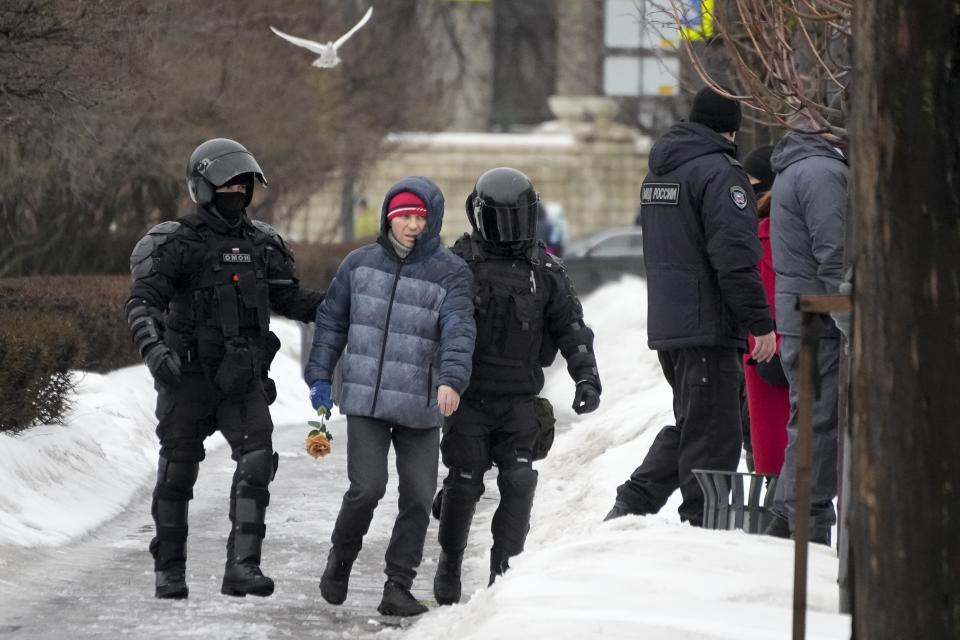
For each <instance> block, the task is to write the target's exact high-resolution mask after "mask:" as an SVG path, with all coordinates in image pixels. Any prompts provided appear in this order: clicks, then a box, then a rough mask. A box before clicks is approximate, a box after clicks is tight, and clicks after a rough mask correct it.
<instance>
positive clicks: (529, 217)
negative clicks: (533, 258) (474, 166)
mask: <svg viewBox="0 0 960 640" xmlns="http://www.w3.org/2000/svg"><path fill="white" fill-rule="evenodd" d="M539 208H540V195H539V194H538V193H537V192H536V190H535V189H534V188H533V183H532V182H530V178H528V177H527V176H525V175H524V174H523V173H521V172H519V171H517V170H516V169H511V168H510V167H497V168H496V169H490V170H489V171H487V172H486V173H484V174H483V175H482V176H480V177H479V178H478V179H477V186H476V187H474V189H473V194H472V207H468V210H467V214H468V217H470V218H471V219H470V222H471V224H473V226H474V227H475V228H476V230H477V231H479V232H480V235H481V236H483V238H484V239H485V240H487V241H488V242H518V241H521V240H533V239H534V238H536V235H537V210H538V209H539ZM471 209H472V210H471ZM471 213H472V214H473V215H472V216H470V214H471Z"/></svg>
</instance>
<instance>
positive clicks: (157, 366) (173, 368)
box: [143, 342, 180, 387]
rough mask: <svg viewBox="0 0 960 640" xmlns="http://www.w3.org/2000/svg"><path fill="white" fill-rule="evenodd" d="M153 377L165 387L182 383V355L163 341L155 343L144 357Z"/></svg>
mask: <svg viewBox="0 0 960 640" xmlns="http://www.w3.org/2000/svg"><path fill="white" fill-rule="evenodd" d="M143 360H144V362H146V363H147V368H149V369H150V373H151V374H153V379H154V380H156V381H157V382H159V383H160V384H162V385H163V386H165V387H175V386H177V385H178V384H180V356H178V355H177V353H176V351H173V350H172V349H170V347H168V346H167V345H165V344H164V343H162V342H157V343H155V344H154V345H153V346H152V347H150V348H149V349H148V350H147V353H146V355H144V357H143Z"/></svg>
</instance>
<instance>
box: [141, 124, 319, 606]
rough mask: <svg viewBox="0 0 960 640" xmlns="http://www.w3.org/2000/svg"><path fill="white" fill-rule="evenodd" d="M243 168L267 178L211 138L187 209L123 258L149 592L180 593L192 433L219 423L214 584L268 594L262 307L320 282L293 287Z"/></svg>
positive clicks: (198, 443)
mask: <svg viewBox="0 0 960 640" xmlns="http://www.w3.org/2000/svg"><path fill="white" fill-rule="evenodd" d="M254 180H259V182H260V183H261V184H263V185H264V186H266V184H267V180H266V178H265V177H264V174H263V171H262V170H261V169H260V166H259V165H258V164H257V161H256V160H255V159H254V157H253V155H251V154H250V152H249V151H247V150H246V149H245V148H244V147H243V146H242V145H240V144H238V143H237V142H234V141H233V140H227V139H225V138H216V139H213V140H208V141H207V142H204V143H203V144H201V145H200V146H199V147H197V149H196V150H195V151H194V152H193V155H191V156H190V161H189V163H188V165H187V187H188V189H189V191H190V197H191V198H192V199H193V201H194V202H196V203H197V208H196V211H195V212H194V213H192V214H190V215H187V216H185V217H183V218H180V219H179V220H176V221H170V222H164V223H161V224H159V225H157V226H156V227H154V228H153V229H151V230H150V231H149V232H148V233H147V235H146V236H144V238H143V239H142V240H140V242H139V243H137V246H136V247H135V248H134V250H133V254H132V255H131V256H130V269H131V274H132V283H131V285H130V297H129V299H128V300H127V304H126V314H127V322H128V324H129V326H130V333H131V335H132V336H133V341H134V344H135V345H136V347H137V349H138V350H139V352H140V355H141V357H142V358H143V359H144V361H145V362H146V364H147V366H148V367H149V369H150V372H151V373H152V374H153V377H154V381H155V386H156V388H157V419H158V420H159V425H158V426H157V435H158V436H159V438H160V465H159V469H158V471H157V484H156V488H155V489H154V492H153V507H152V513H153V519H154V523H155V524H156V537H155V538H154V539H153V541H152V542H151V543H150V552H151V553H152V554H153V557H154V570H155V571H156V596H157V597H158V598H186V597H187V595H188V589H187V584H186V579H185V576H184V570H185V564H186V555H187V554H186V543H187V506H188V504H189V501H190V499H191V498H192V497H193V485H194V483H195V482H196V480H197V471H198V467H199V462H200V461H201V460H203V458H204V455H205V454H204V448H203V441H204V439H205V438H206V437H207V436H209V435H210V434H212V433H213V432H214V431H216V430H218V429H219V430H220V432H221V433H222V434H223V436H224V438H226V440H227V442H228V443H229V444H230V447H231V449H232V452H233V454H232V455H233V459H234V460H235V461H236V462H237V470H236V472H235V473H234V476H233V486H232V487H231V489H230V522H231V525H232V526H231V529H230V534H229V537H228V539H227V563H226V569H225V572H224V577H223V585H222V588H221V592H222V593H224V594H226V595H232V596H245V595H247V594H251V595H257V596H269V595H270V594H272V593H273V580H271V579H270V578H268V577H266V576H264V575H263V573H262V572H261V571H260V545H261V542H262V541H263V537H264V533H265V530H266V527H265V524H264V516H265V512H266V507H267V504H268V502H269V500H270V493H269V491H268V488H267V487H268V485H269V484H270V481H271V480H272V479H273V477H274V474H275V473H276V470H277V461H278V457H277V454H275V453H274V452H273V446H272V441H271V436H272V433H273V422H272V421H271V419H270V411H269V409H268V405H269V404H270V403H271V402H273V400H274V398H276V388H275V386H274V384H273V381H272V380H270V379H269V378H268V377H267V371H268V369H269V366H270V362H271V360H272V359H273V356H274V355H275V354H276V352H277V350H278V349H279V347H280V342H279V340H278V339H277V337H276V335H274V334H273V333H272V332H270V330H269V325H270V312H271V311H273V312H276V313H279V314H281V315H284V316H286V317H288V318H292V319H294V320H299V321H301V322H310V321H312V320H313V319H314V316H315V314H316V308H317V306H318V305H319V304H320V302H321V301H322V300H323V294H322V293H320V292H317V291H311V290H308V289H304V288H301V287H300V286H299V283H298V280H297V273H296V269H295V267H294V259H293V254H292V253H291V251H290V249H289V248H288V247H287V245H286V244H285V243H284V241H283V239H282V238H281V237H280V235H279V234H277V232H276V231H274V230H273V228H271V227H270V226H269V225H267V224H265V223H263V222H260V221H257V220H250V219H249V218H248V217H247V216H246V213H245V209H246V207H247V206H248V205H249V204H250V201H251V199H252V197H253V188H254Z"/></svg>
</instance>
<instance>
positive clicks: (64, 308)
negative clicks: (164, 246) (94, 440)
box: [0, 276, 139, 431]
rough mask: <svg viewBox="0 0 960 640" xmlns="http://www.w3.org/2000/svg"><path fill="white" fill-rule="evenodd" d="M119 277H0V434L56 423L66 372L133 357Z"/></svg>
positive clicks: (96, 368)
mask: <svg viewBox="0 0 960 640" xmlns="http://www.w3.org/2000/svg"><path fill="white" fill-rule="evenodd" d="M127 283H128V278H127V277H126V276H36V277H28V278H9V279H0V431H20V430H22V429H25V428H27V427H29V426H31V425H32V424H37V423H50V422H57V421H59V420H60V419H61V417H62V415H63V412H64V411H65V410H66V408H67V404H66V398H67V397H68V392H69V391H70V390H71V388H72V387H71V384H70V378H69V373H68V372H69V371H70V370H71V369H84V370H89V371H97V372H105V371H109V370H111V369H117V368H120V367H124V366H128V365H131V364H134V363H136V362H139V357H138V356H137V354H136V352H135V351H134V349H133V346H132V345H131V343H130V336H129V333H128V332H127V324H126V321H125V319H124V317H123V303H124V300H126V297H127Z"/></svg>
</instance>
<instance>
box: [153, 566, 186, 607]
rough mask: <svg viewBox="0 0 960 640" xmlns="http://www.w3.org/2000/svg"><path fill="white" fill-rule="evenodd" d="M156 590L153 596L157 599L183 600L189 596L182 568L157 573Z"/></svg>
mask: <svg viewBox="0 0 960 640" xmlns="http://www.w3.org/2000/svg"><path fill="white" fill-rule="evenodd" d="M156 574H157V589H156V591H155V592H154V595H155V596H156V597H158V598H164V599H171V600H183V599H184V598H187V597H188V596H189V595H190V589H188V588H187V578H186V576H185V572H184V570H183V569H182V568H179V567H178V568H174V569H167V570H166V571H157V572H156Z"/></svg>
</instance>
